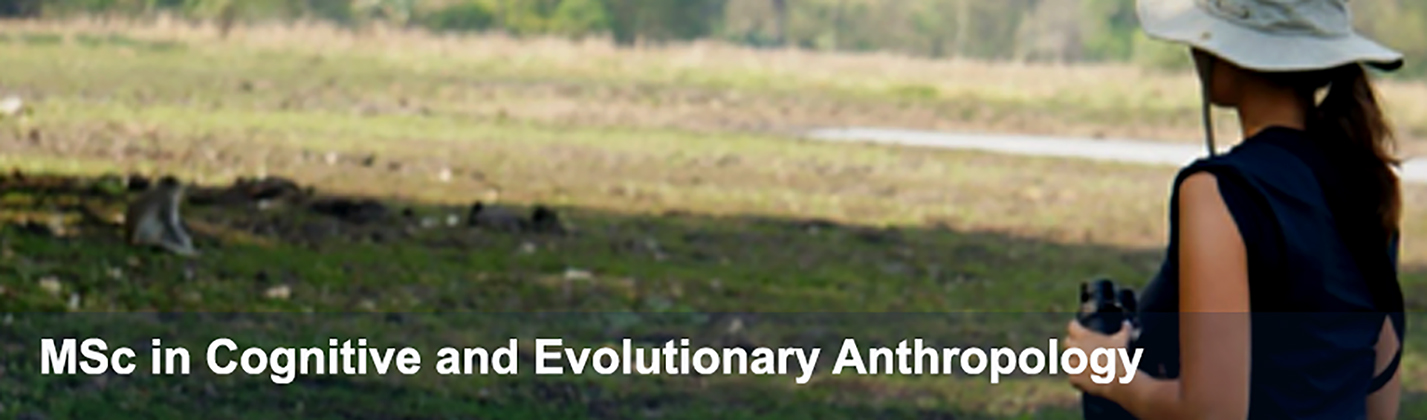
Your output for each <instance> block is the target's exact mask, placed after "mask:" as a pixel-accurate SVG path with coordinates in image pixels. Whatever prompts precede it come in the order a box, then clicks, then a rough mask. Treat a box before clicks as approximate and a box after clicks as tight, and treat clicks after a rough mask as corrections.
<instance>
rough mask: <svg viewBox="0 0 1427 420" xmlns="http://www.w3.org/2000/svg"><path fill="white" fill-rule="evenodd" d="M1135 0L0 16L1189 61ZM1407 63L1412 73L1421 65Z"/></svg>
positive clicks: (231, 9) (1388, 8)
mask: <svg viewBox="0 0 1427 420" xmlns="http://www.w3.org/2000/svg"><path fill="white" fill-rule="evenodd" d="M1134 2H1135V0H0V16H10V17H59V16H67V15H75V14H90V15H125V16H129V17H134V16H140V17H141V16H148V15H154V14H157V13H168V14H173V15H178V16H182V17H186V18H191V19H200V20H216V21H219V22H221V23H224V24H225V25H231V24H236V23H240V22H244V21H258V20H275V19H276V20H296V19H318V20H325V21H329V22H333V23H336V24H339V25H343V26H347V27H352V28H359V27H361V26H362V25H365V24H369V23H373V22H383V23H386V24H393V25H398V26H406V27H417V28H424V29H427V30H431V31H436V32H485V31H503V32H507V33H510V34H514V35H519V36H525V35H542V36H544V35H557V36H568V37H572V38H584V37H590V36H601V37H606V38H608V39H610V40H612V41H613V42H616V43H618V44H619V45H639V44H658V43H664V42H670V41H687V40H695V39H719V40H723V41H728V42H734V43H738V44H743V45H749V46H755V47H791V48H806V49H817V50H838V51H894V52H899V53H906V54H913V55H918V56H926V57H936V58H942V57H968V58H979V59H994V60H1016V61H1054V62H1097V61H1118V62H1125V61H1133V62H1139V63H1141V64H1145V65H1150V66H1157V67H1178V68H1183V67H1184V66H1186V65H1187V64H1188V63H1187V60H1185V59H1184V54H1183V52H1182V51H1181V50H1179V49H1176V48H1174V47H1170V46H1166V45H1163V44H1161V43H1157V42H1150V41H1149V40H1147V39H1145V38H1144V36H1143V35H1142V34H1140V32H1139V29H1138V21H1137V18H1136V16H1135V4H1134ZM1351 5H1352V7H1353V12H1354V16H1355V18H1356V20H1357V23H1358V27H1359V28H1360V29H1362V30H1363V31H1365V32H1367V33H1368V34H1370V35H1372V36H1374V37H1377V38H1378V39H1381V40H1383V42H1384V43H1386V44H1388V45H1390V46H1392V47H1394V48H1397V49H1400V50H1402V51H1404V52H1405V53H1407V54H1408V55H1409V56H1410V57H1411V58H1413V59H1414V60H1413V61H1414V62H1416V61H1417V60H1423V59H1427V2H1421V1H1403V0H1357V1H1354V2H1352V3H1351ZM1410 66H1411V72H1412V73H1415V74H1417V75H1427V71H1424V70H1420V69H1421V68H1427V66H1415V65H1410Z"/></svg>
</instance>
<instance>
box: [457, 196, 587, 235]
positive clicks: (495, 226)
mask: <svg viewBox="0 0 1427 420" xmlns="http://www.w3.org/2000/svg"><path fill="white" fill-rule="evenodd" d="M466 225H467V226H470V227H478V228H485V229H492V230H501V231H530V232H551V233H559V232H564V227H563V226H562V224H561V222H560V216H559V215H557V214H556V213H555V211H554V210H552V209H550V208H549V207H546V206H543V205H537V206H535V208H534V209H533V210H532V211H531V214H530V217H529V218H526V217H521V216H520V215H519V214H516V213H515V212H514V211H512V210H510V209H508V208H505V207H501V206H495V205H488V204H485V203H483V202H480V201H477V202H475V204H472V205H471V209H470V211H469V212H468V213H467V214H466Z"/></svg>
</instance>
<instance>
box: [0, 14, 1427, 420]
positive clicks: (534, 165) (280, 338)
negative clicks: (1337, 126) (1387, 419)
mask: <svg viewBox="0 0 1427 420" xmlns="http://www.w3.org/2000/svg"><path fill="white" fill-rule="evenodd" d="M0 28H2V29H0V56H4V57H5V60H4V61H5V63H6V66H5V67H6V69H5V71H0V91H3V92H15V93H19V94H21V95H23V97H25V98H26V99H27V100H29V101H30V102H31V104H32V106H33V109H34V112H33V114H32V115H30V116H28V117H26V118H24V119H20V120H15V119H10V120H3V121H0V151H3V152H0V169H4V170H5V172H7V173H8V172H9V171H10V170H11V169H14V170H18V171H21V172H22V173H24V174H26V176H25V177H24V179H19V178H17V177H14V176H8V177H6V178H5V180H4V181H0V182H3V187H4V188H5V189H4V190H3V192H0V194H3V196H0V204H3V207H0V217H3V218H4V220H5V221H6V222H7V223H6V224H5V227H4V228H3V230H0V307H3V308H4V309H5V311H6V312H8V313H10V315H8V316H7V318H5V321H4V322H5V323H6V325H7V326H8V328H6V329H0V337H3V338H4V339H3V340H0V343H3V344H0V355H3V357H0V360H4V362H0V378H3V379H0V416H4V417H9V416H14V415H20V416H24V415H42V416H45V417H44V418H80V417H94V416H101V417H103V418H186V417H192V416H193V414H192V413H195V412H202V413H204V415H203V417H204V418H278V417H290V418H372V419H376V418H383V419H390V418H501V419H549V418H580V419H584V418H589V419H624V418H661V419H669V418H674V419H715V418H789V419H799V418H807V419H814V418H816V419H865V418H918V419H949V418H955V419H966V418H972V419H976V418H986V419H1007V418H1037V419H1057V418H1078V417H1077V407H1078V406H1077V404H1078V395H1077V394H1076V393H1075V392H1074V391H1073V390H1071V389H1070V388H1069V387H1068V386H1067V385H1066V384H1065V383H1064V381H1063V379H1062V378H1054V377H1034V378H1031V377H1017V378H1010V379H1008V380H1006V381H1004V382H1003V383H1001V384H997V385H991V384H989V383H987V378H985V377H940V378H916V377H913V378H908V377H895V376H866V377H858V376H837V377H834V376H821V377H817V378H815V379H814V381H813V382H812V383H810V384H808V385H795V384H794V383H793V381H792V380H791V378H788V377H779V378H775V379H769V378H761V377H736V376H735V377H723V376H714V377H699V376H689V377H672V378H624V377H559V378H556V377H539V378H536V377H532V376H528V375H527V376H521V377H516V378H498V377H482V376H471V377H441V376H435V375H418V376H414V377H367V378H333V377H324V378H317V379H312V380H305V381H300V382H299V383H298V384H294V385H289V386H287V387H278V386H275V385H272V384H271V383H270V382H268V381H267V380H266V379H264V378H240V377H215V376H212V375H207V374H198V375H193V376H190V377H184V378H156V377H149V376H143V375H141V376H135V377H130V378H114V377H108V376H105V377H97V378H84V377H78V378H63V377H43V376H40V375H38V367H37V364H38V361H37V360H36V359H35V358H34V356H33V355H34V354H36V353H37V351H36V348H35V346H36V343H34V342H33V341H34V340H33V339H34V337H38V336H43V335H54V336H66V335H83V334H94V333H96V332H102V333H103V334H104V335H105V337H107V338H110V339H111V342H122V343H140V344H138V345H142V343H145V342H146V341H147V339H148V338H149V337H150V336H152V335H156V334H158V335H163V336H164V337H170V338H172V341H171V342H175V343H192V344H194V345H199V343H203V342H206V341H207V340H209V339H211V338H213V337H214V336H215V335H226V336H230V337H233V338H235V339H237V340H238V341H239V342H240V344H243V343H259V344H261V345H266V346H275V345H297V344H309V345H311V344H321V343H324V342H325V340H324V339H323V337H327V336H328V334H341V335H351V334H358V333H361V334H367V336H369V337H373V341H378V337H380V341H383V342H384V343H373V345H398V344H400V345H413V346H420V347H422V348H428V349H429V348H436V347H439V346H446V345H497V344H501V343H503V340H504V339H505V338H508V337H522V338H526V337H533V336H552V335H554V336H562V337H566V338H568V339H570V340H571V341H576V342H580V343H592V344H593V343H603V342H608V341H612V340H617V339H618V338H620V337H634V338H636V339H638V340H641V341H643V342H649V343H660V342H662V341H664V340H667V339H669V338H671V337H680V336H693V337H695V338H696V339H697V340H700V341H706V342H709V343H715V344H721V345H742V346H775V347H776V346H785V345H798V344H809V343H816V344H821V345H824V346H831V347H825V350H824V353H827V352H829V351H831V350H829V348H832V349H835V348H836V344H837V343H838V342H839V340H840V339H841V338H842V337H844V336H852V337H857V338H859V339H860V340H862V339H865V340H867V341H869V342H886V343H888V344H895V341H897V340H900V339H902V338H905V337H909V336H922V337H927V338H929V339H934V340H937V341H939V342H942V343H945V344H944V345H962V346H969V345H1010V346H1013V347H1015V346H1038V345H1044V341H1045V339H1046V337H1049V336H1054V335H1059V334H1060V333H1061V329H1062V328H1063V326H1064V322H1065V319H1066V318H1065V317H1066V316H1067V315H1065V314H1064V313H1065V312H1068V311H1071V310H1072V309H1073V308H1071V305H1072V304H1073V303H1074V299H1075V293H1076V287H1077V285H1078V282H1080V281H1084V280H1089V279H1091V278H1094V277H1097V276H1109V277H1112V278H1116V279H1121V280H1123V281H1124V282H1126V283H1128V284H1131V285H1134V286H1139V285H1142V284H1143V283H1144V282H1145V281H1147V279H1148V278H1149V277H1150V276H1151V275H1153V273H1154V272H1155V270H1156V269H1157V268H1158V264H1159V262H1160V258H1161V256H1162V255H1161V252H1162V245H1163V241H1164V238H1165V232H1164V231H1165V229H1166V224H1165V222H1164V219H1165V215H1166V212H1165V210H1166V209H1165V207H1164V202H1165V198H1166V197H1167V193H1168V187H1169V182H1170V179H1171V177H1172V176H1173V174H1174V168H1163V167H1150V166H1135V165H1119V164H1106V163H1090V162H1081V161H1064V160H1055V159H1039V158H1026V157H1009V156H999V155H989V154H980V153H970V152H953V151H942V150H921V149H911V148H896V147H885V146H867V145H852V144H825V143H813V142H807V141H803V140H799V139H797V138H796V137H795V136H791V135H790V133H794V132H796V130H799V129H801V128H803V127H812V126H824V125H835V124H875V125H895V126H910V127H931V128H961V129H985V130H997V129H1007V130H1017V131H1021V132H1057V133H1061V134H1076V133H1080V134H1101V135H1107V136H1118V135H1134V136H1138V137H1147V138H1157V139H1163V140H1167V141H1172V140H1173V139H1174V138H1190V139H1192V138H1193V136H1194V133H1195V130H1196V128H1197V125H1196V124H1197V120H1196V119H1195V115H1196V114H1195V113H1194V112H1193V111H1194V102H1193V95H1192V92H1193V85H1192V80H1189V79H1187V78H1185V77H1183V76H1174V75H1159V74H1154V73H1147V72H1141V71H1137V70H1134V69H1129V68H1116V67H1085V68H1065V69H1056V68H1045V67H1026V66H1013V65H997V64H986V63H934V62H919V61H915V60H910V59H902V58H894V57H860V56H833V55H814V54H804V53H791V52H752V51H741V50H734V49H730V48H726V47H717V46H696V47H680V48H678V49H672V50H667V51H656V52H632V51H617V50H612V49H607V48H604V47H602V46H599V45H594V44H588V45H585V44H570V43H560V42H556V41H515V40H505V39H494V38H482V39H474V40H472V39H467V40H456V39H433V38H429V37H422V36H419V35H412V34H401V33H397V34H385V35H382V36H381V37H378V38H368V39H355V38H351V37H349V36H345V35H340V34H336V33H332V32H327V31H324V30H322V29H321V28H286V29H284V28H261V29H252V30H245V31H239V32H238V33H237V34H236V35H235V37H234V38H232V39H228V40H218V39H215V38H213V37H212V36H211V35H209V34H207V33H206V32H203V31H201V30H199V29H190V28H185V27H150V26H131V27H104V26H101V25H99V24H96V23H87V24H73V23H70V24H35V23H20V22H16V23H13V24H11V23H10V22H6V24H5V25H3V26H0ZM294 35H297V37H296V38H294ZM293 39H302V40H303V41H304V42H302V43H298V42H294V41H293ZM1052 76H1054V77H1052ZM1126 80H1134V81H1140V82H1142V83H1138V84H1136V83H1125V81H1126ZM1136 85H1140V86H1149V87H1148V88H1147V89H1145V90H1139V89H1134V88H1133V87H1134V86H1136ZM1386 86H1388V89H1387V90H1386V91H1385V94H1386V95H1387V96H1388V97H1389V100H1390V101H1392V102H1391V103H1392V104H1393V105H1394V108H1393V109H1394V116H1395V120H1396V121H1397V122H1398V123H1399V125H1400V126H1401V127H1402V129H1401V131H1403V132H1404V133H1405V134H1408V137H1409V138H1408V144H1407V148H1406V149H1407V150H1408V151H1411V150H1413V147H1415V144H1416V143H1415V142H1416V140H1415V138H1417V137H1427V103H1424V102H1420V101H1421V98H1423V97H1427V95H1424V93H1427V88H1425V87H1423V86H1422V85H1420V84H1412V83H1407V82H1393V83H1389V84H1387V85H1386ZM135 172H137V173H144V174H149V175H158V174H167V173H172V174H175V175H178V176H180V177H182V178H183V179H185V180H189V181H192V182H195V183H198V184H199V185H201V186H204V187H212V188H218V187H222V186H225V185H227V184H228V183H230V182H232V181H233V179H234V178H236V177H239V176H262V175H274V176H282V177H287V178H290V179H293V180H295V181H297V182H300V183H302V184H304V185H310V186H313V187H314V188H315V190H316V193H317V194H318V195H320V196H324V197H327V196H356V197H374V198H377V199H379V200H381V201H382V202H383V203H385V207H386V208H387V209H388V210H389V213H388V214H387V215H385V216H384V217H383V218H381V219H380V220H378V221H375V222H366V223H362V222H354V221H343V220H339V219H336V218H333V217H329V216H324V215H320V214H315V213H314V212H312V211H310V210H309V209H308V208H307V207H306V206H304V205H302V204H304V202H305V201H303V200H301V199H299V200H296V201H293V202H290V203H288V204H290V205H288V206H278V207H275V208H269V209H258V208H255V207H253V206H252V205H251V204H252V203H239V204H204V203H200V202H194V203H190V204H189V205H188V207H186V209H187V210H186V213H185V215H186V217H187V218H188V219H189V221H190V223H191V224H192V225H193V226H194V231H195V232H196V233H197V237H198V240H199V245H200V248H202V250H203V252H204V254H203V255H202V256H201V257H200V258H197V259H193V260H186V259H182V258H179V257H173V256H168V255H163V254H158V253H153V252H146V251H140V250H135V249H133V248H130V247H127V246H125V245H123V244H122V242H121V241H120V240H119V236H118V233H117V227H114V226H112V225H109V224H105V223H103V222H96V221H87V222H82V221H73V220H76V217H78V215H79V214H83V213H88V214H97V215H99V216H100V218H101V219H103V218H105V217H106V216H108V215H112V214H113V213H115V212H116V210H117V209H118V208H119V206H120V205H121V203H122V200H123V199H124V198H126V197H127V193H122V192H115V191H112V190H110V189H105V188H95V187H91V184H96V183H99V185H103V184H102V182H101V181H102V178H98V177H99V176H101V175H105V174H129V173H135ZM46 176H54V177H61V178H55V179H48V178H46ZM71 176H73V177H74V178H72V179H71V178H67V177H71ZM1405 192H1406V194H1407V203H1408V205H1407V216H1406V219H1405V223H1406V228H1407V230H1408V234H1407V235H1406V243H1405V245H1404V255H1403V257H1404V263H1405V268H1406V270H1405V271H1406V273H1405V276H1404V278H1403V282H1404V285H1405V286H1406V287H1407V292H1408V297H1409V302H1408V304H1409V308H1410V310H1412V311H1422V310H1423V309H1424V308H1427V301H1424V300H1423V298H1422V297H1421V296H1424V294H1423V293H1422V292H1423V291H1424V290H1427V281H1424V280H1427V270H1424V269H1423V267H1424V263H1427V251H1424V249H1427V247H1424V246H1421V245H1420V244H1421V243H1422V242H1421V239H1418V238H1422V237H1424V235H1423V234H1424V233H1427V226H1423V225H1422V223H1421V221H1422V220H1424V218H1423V217H1422V216H1424V214H1423V213H1424V211H1427V209H1425V207H1424V206H1423V204H1424V203H1427V194H1424V193H1427V188H1424V187H1421V186H1415V185H1410V186H1408V187H1407V189H1406V191H1405ZM475 200H484V201H486V202H496V203H501V204H502V205H507V206H510V207H511V208H513V209H517V210H519V211H524V210H526V209H528V208H529V207H531V206H534V205H537V204H544V205H549V206H552V207H554V208H556V209H557V210H558V211H559V213H560V214H561V216H562V217H563V218H564V219H565V220H566V221H567V222H568V224H569V225H570V226H571V231H570V232H569V233H568V234H564V235H551V234H534V233H500V232H491V231H486V230H481V229H473V228H468V227H464V226H445V225H444V222H445V221H446V220H447V219H448V217H451V216H455V217H456V218H457V219H459V218H460V217H461V216H463V215H464V212H465V209H466V206H468V205H469V204H470V203H471V202H473V201H475ZM408 208H409V209H411V211H410V212H409V213H408V212H403V211H401V210H403V209H408ZM79 209H84V210H83V211H81V210H79ZM403 213H406V214H403ZM55 216H62V217H66V218H67V219H66V220H70V222H65V223H62V225H63V226H62V228H61V229H59V230H62V232H57V231H56V229H55V228H52V227H49V226H53V225H55V223H51V222H50V221H51V220H52V219H53V218H54V217H55ZM174 312H178V313H186V314H185V315H164V314H167V313H174ZM65 313H69V314H67V315H61V314H65ZM198 313H203V314H198ZM253 313H256V314H253ZM239 314H253V315H239ZM389 314H404V315H389ZM537 314H538V315H537ZM812 314H818V315H817V316H813V315H812ZM1412 325H1413V327H1414V334H1413V335H1412V336H1411V338H1410V339H1411V340H1412V344H1413V348H1410V349H1409V352H1408V355H1407V359H1406V361H1405V362H1404V369H1405V371H1406V372H1407V376H1406V383H1407V387H1408V389H1409V397H1408V401H1407V403H1406V408H1407V413H1405V418H1415V416H1424V415H1427V396H1424V395H1423V393H1424V392H1427V381H1423V380H1421V379H1420V378H1422V377H1423V373H1424V370H1427V361H1425V360H1424V354H1423V353H1421V352H1420V351H1419V350H1417V348H1420V346H1416V344H1417V343H1421V342H1422V341H1421V338H1420V337H1421V336H1422V334H1420V333H1417V332H1418V331H1427V330H1422V329H1420V327H1419V326H1420V325H1423V324H1422V323H1421V322H1414V323H1413V324H1412ZM165 341H169V339H168V338H166V339H165ZM199 347H200V348H201V345H200V346H199ZM530 352H531V349H529V348H525V349H522V357H525V358H528V357H530ZM198 355H199V354H195V356H198ZM833 356H834V355H832V354H825V355H824V356H823V359H825V360H830V359H831V358H832V357H833ZM195 368H197V366H195ZM196 370H198V371H201V369H196ZM825 371H826V369H823V370H820V372H825ZM22 418H23V417H22ZM30 418H34V417H30Z"/></svg>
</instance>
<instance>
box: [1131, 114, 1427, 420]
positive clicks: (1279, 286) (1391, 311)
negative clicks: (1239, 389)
mask: <svg viewBox="0 0 1427 420" xmlns="http://www.w3.org/2000/svg"><path fill="white" fill-rule="evenodd" d="M1324 143H1327V142H1324ZM1339 152H1340V151H1338V150H1333V149H1330V148H1328V147H1327V146H1321V145H1320V144H1319V143H1317V142H1314V141H1313V140H1312V137H1310V136H1308V135H1307V133H1305V132H1303V131H1299V130H1293V129H1288V128H1282V127H1274V128H1269V129H1267V130H1264V131H1262V132H1260V133H1259V134H1257V135H1255V136H1253V137H1251V138H1249V139H1247V140H1245V141H1244V142H1243V143H1241V144H1239V145H1238V146H1236V147H1235V148H1234V149H1233V150H1231V151H1229V152H1227V153H1224V154H1221V155H1218V156H1214V157H1210V158H1205V159H1201V160H1199V161H1196V162H1195V163H1193V164H1190V165H1189V166H1187V167H1185V168H1183V169H1182V170H1181V171H1180V173H1179V175H1178V176H1177V177H1176V178H1175V181H1174V184H1173V185H1174V188H1173V191H1174V192H1173V193H1172V194H1171V202H1170V207H1169V208H1170V215H1171V216H1170V245H1169V248H1168V251H1167V255H1166V258H1165V262H1164V265H1163V267H1162V268H1161V271H1160V273H1159V274H1158V275H1157V276H1156V277H1155V278H1154V279H1153V280H1152V281H1151V282H1150V283H1149V284H1148V285H1147V286H1146V287H1145V288H1144V290H1143V291H1142V292H1141V297H1140V308H1141V315H1140V316H1141V320H1142V330H1141V333H1140V335H1139V337H1138V338H1137V339H1136V340H1135V342H1134V343H1132V346H1133V347H1137V348H1142V349H1144V351H1145V352H1144V356H1143V357H1144V360H1143V361H1142V362H1141V364H1140V367H1141V369H1142V370H1144V371H1145V373H1148V374H1150V375H1151V376H1154V377H1158V378H1177V377H1179V367H1180V366H1179V362H1180V359H1179V316H1180V315H1179V314H1178V311H1179V281H1178V274H1179V271H1178V270H1179V267H1178V261H1177V260H1178V247H1177V245H1176V242H1177V240H1178V237H1179V229H1178V217H1177V208H1178V203H1177V200H1178V196H1179V194H1178V191H1179V185H1180V184H1181V183H1182V181H1184V179H1185V178H1187V177H1189V176H1190V175H1193V174H1195V173H1199V172H1202V171H1207V172H1210V173H1213V174H1214V175H1215V177H1216V178H1217V179H1218V184H1219V189H1220V192H1221V194H1222V196H1223V198H1224V201H1225V204H1226V205H1227V206H1228V208H1229V211H1230V213H1232V215H1233V218H1234V221H1235V222H1236V224H1237V226H1238V228H1239V230H1240V234H1241V235H1242V237H1243V240H1244V243H1245V249H1246V250H1247V252H1248V265H1249V289H1250V305H1251V312H1252V314H1251V320H1252V321H1251V322H1252V324H1251V326H1250V329H1251V331H1252V332H1251V334H1252V338H1251V359H1252V363H1251V368H1250V369H1251V371H1250V376H1251V378H1252V379H1251V381H1250V392H1249V393H1250V399H1249V402H1250V404H1249V405H1250V409H1249V413H1250V414H1249V418H1250V419H1277V420H1300V419H1325V420H1326V419H1333V420H1353V419H1362V418H1364V416H1365V415H1366V410H1367V405H1366V398H1367V395H1368V394H1369V393H1370V392H1371V391H1373V390H1376V388H1377V387H1380V386H1381V385H1382V383H1383V382H1385V379H1387V378H1389V377H1390V374H1391V373H1392V372H1393V371H1395V370H1396V360H1397V359H1394V365H1393V367H1391V368H1389V369H1388V371H1387V372H1385V373H1384V375H1383V376H1375V375H1374V366H1375V360H1376V355H1375V350H1374V346H1375V344H1376V343H1377V340H1378V338H1379V334H1380V333H1381V331H1382V324H1383V320H1384V316H1392V319H1393V321H1394V326H1395V327H1396V329H1397V334H1398V336H1399V337H1401V336H1402V334H1403V332H1404V331H1405V330H1404V328H1405V326H1404V324H1405V319H1404V318H1403V317H1402V312H1403V308H1402V295H1401V289H1400V286H1399V285H1398V283H1397V273H1396V269H1397V268H1396V265H1397V245H1396V244H1397V238H1396V237H1395V234H1394V235H1393V237H1392V238H1388V237H1387V235H1385V234H1374V233H1373V232H1377V231H1379V230H1380V229H1373V228H1374V227H1375V226H1377V219H1376V218H1375V216H1373V213H1372V212H1373V210H1374V206H1375V204H1376V203H1377V202H1378V200H1377V199H1376V198H1375V197H1372V196H1370V194H1371V193H1370V192H1367V191H1369V190H1371V189H1370V188H1361V187H1360V186H1359V187H1355V185H1359V184H1357V183H1360V182H1372V181H1371V180H1370V179H1358V178H1362V175H1357V176H1356V178H1355V177H1354V176H1350V174H1353V173H1354V172H1351V171H1342V170H1339V169H1338V166H1340V165H1339V164H1337V163H1335V162H1337V161H1341V160H1343V159H1341V158H1340V157H1339V156H1338V155H1337V153H1339ZM1328 156H1334V159H1328ZM1196 316H1213V315H1196ZM1399 356H1400V353H1399Z"/></svg>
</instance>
